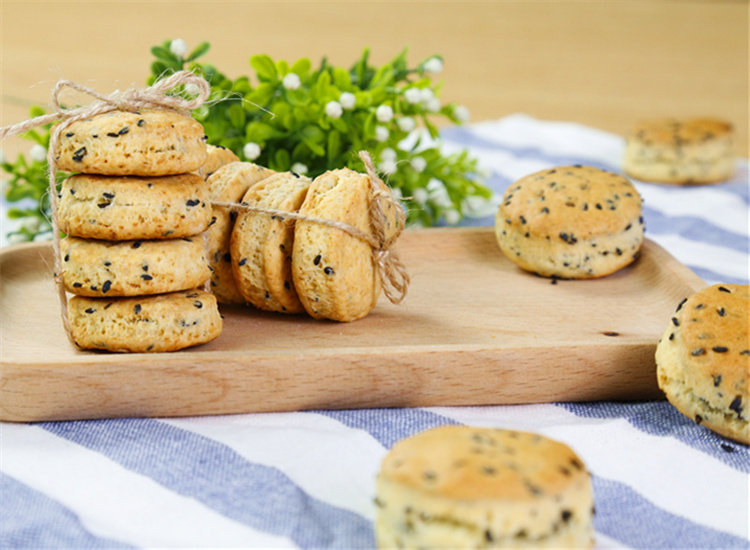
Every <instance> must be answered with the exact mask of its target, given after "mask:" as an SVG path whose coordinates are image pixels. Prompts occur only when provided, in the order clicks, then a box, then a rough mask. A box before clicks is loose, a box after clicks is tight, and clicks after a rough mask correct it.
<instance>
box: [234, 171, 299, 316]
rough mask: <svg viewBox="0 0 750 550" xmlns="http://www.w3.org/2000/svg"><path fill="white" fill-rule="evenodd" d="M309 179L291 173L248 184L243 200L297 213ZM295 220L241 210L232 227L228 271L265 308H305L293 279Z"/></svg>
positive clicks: (252, 301)
mask: <svg viewBox="0 0 750 550" xmlns="http://www.w3.org/2000/svg"><path fill="white" fill-rule="evenodd" d="M309 187H310V179H309V178H306V177H305V176H300V175H298V174H295V173H293V172H283V173H279V174H276V175H273V176H270V177H268V178H266V179H264V180H263V181H261V182H260V183H258V184H256V185H253V186H252V187H251V188H250V189H249V190H248V192H247V193H246V194H245V196H244V197H243V198H242V203H243V204H246V205H248V206H251V207H257V208H264V209H269V210H280V211H282V212H297V210H299V207H300V205H301V204H302V201H303V200H305V196H306V195H307V190H308V188H309ZM293 244H294V220H291V219H285V218H284V216H279V215H269V214H268V213H256V212H240V213H239V214H238V216H237V221H236V222H235V224H234V229H233V230H232V239H231V252H232V253H231V257H232V271H233V273H234V280H235V283H236V285H237V288H238V290H239V292H240V294H241V295H242V297H243V298H244V299H245V301H246V302H247V303H250V304H252V305H254V306H255V307H257V308H259V309H263V310H266V311H276V312H280V313H299V312H302V311H304V308H303V307H302V304H301V303H300V301H299V299H298V297H297V292H296V290H295V288H294V283H293V281H292V249H293Z"/></svg>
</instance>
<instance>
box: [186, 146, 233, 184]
mask: <svg viewBox="0 0 750 550" xmlns="http://www.w3.org/2000/svg"><path fill="white" fill-rule="evenodd" d="M239 160H240V159H239V157H238V156H237V155H235V154H234V152H233V151H232V150H231V149H227V148H226V147H224V146H222V145H211V144H210V143H209V144H206V161H205V162H204V163H203V165H201V167H200V168H198V171H197V172H196V173H197V174H198V175H199V176H200V177H202V178H203V179H204V180H207V179H208V178H209V177H211V175H212V174H213V173H214V172H216V171H217V170H218V169H219V168H221V167H222V166H224V165H225V164H229V163H230V162H239Z"/></svg>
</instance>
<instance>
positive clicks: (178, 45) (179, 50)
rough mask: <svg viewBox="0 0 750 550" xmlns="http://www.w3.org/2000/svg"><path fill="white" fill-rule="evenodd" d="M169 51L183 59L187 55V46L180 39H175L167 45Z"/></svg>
mask: <svg viewBox="0 0 750 550" xmlns="http://www.w3.org/2000/svg"><path fill="white" fill-rule="evenodd" d="M169 51H170V52H172V53H173V54H175V55H176V56H177V57H185V54H186V53H187V44H186V43H185V41H184V40H183V39H182V38H175V39H174V40H172V42H170V43H169Z"/></svg>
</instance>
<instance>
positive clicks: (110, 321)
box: [68, 289, 222, 352]
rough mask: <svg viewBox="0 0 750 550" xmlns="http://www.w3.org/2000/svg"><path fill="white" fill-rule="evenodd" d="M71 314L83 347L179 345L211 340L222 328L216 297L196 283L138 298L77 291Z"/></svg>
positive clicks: (157, 348) (171, 347)
mask: <svg viewBox="0 0 750 550" xmlns="http://www.w3.org/2000/svg"><path fill="white" fill-rule="evenodd" d="M68 320H69V323H70V328H71V336H72V337H73V340H74V341H75V342H76V344H78V345H79V346H80V347H81V348H83V349H95V350H105V351H112V352H164V351H176V350H180V349H183V348H186V347H190V346H195V345H198V344H204V343H206V342H210V341H211V340H213V339H214V338H216V337H217V336H218V335H219V333H220V332H221V328H222V319H221V315H219V310H218V308H217V305H216V297H215V296H213V295H212V294H210V293H208V292H204V291H201V290H196V289H193V290H187V291H183V292H175V293H170V294H159V295H156V296H138V297H134V298H111V299H107V298H87V297H82V296H73V297H72V298H71V299H70V301H69V302H68Z"/></svg>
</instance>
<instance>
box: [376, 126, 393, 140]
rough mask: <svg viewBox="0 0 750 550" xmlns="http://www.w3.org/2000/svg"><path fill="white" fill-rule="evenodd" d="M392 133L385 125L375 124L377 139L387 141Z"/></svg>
mask: <svg viewBox="0 0 750 550" xmlns="http://www.w3.org/2000/svg"><path fill="white" fill-rule="evenodd" d="M390 135H391V133H390V132H389V131H388V128H386V127H385V126H375V139H377V140H378V141H385V140H387V139H388V136H390Z"/></svg>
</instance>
